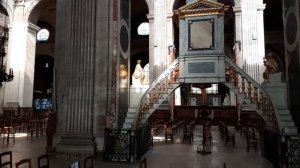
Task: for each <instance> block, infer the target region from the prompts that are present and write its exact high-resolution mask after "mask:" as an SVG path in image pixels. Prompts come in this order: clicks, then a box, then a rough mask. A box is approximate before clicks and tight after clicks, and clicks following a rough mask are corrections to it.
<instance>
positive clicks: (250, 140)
mask: <svg viewBox="0 0 300 168" xmlns="http://www.w3.org/2000/svg"><path fill="white" fill-rule="evenodd" d="M246 141H247V152H249V149H250V147H253V148H254V150H255V152H257V151H258V144H259V140H258V138H257V136H256V133H255V130H254V129H248V131H247V134H246Z"/></svg>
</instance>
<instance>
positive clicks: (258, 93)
mask: <svg viewBox="0 0 300 168" xmlns="http://www.w3.org/2000/svg"><path fill="white" fill-rule="evenodd" d="M225 65H226V66H225V76H226V82H225V83H224V84H225V85H226V86H227V87H228V88H229V89H231V90H232V91H234V92H235V93H236V95H237V97H238V98H240V99H241V100H242V101H243V102H244V103H246V104H248V106H249V107H251V108H252V109H253V110H255V111H256V112H257V114H259V115H260V116H261V117H262V118H263V119H264V120H265V122H266V125H267V128H268V129H269V130H270V131H273V132H277V133H279V134H288V135H292V134H297V128H296V127H295V123H294V121H293V120H292V116H291V114H290V111H289V110H288V109H287V108H284V107H281V106H278V105H277V104H273V102H274V100H273V101H272V98H271V97H270V96H269V94H268V93H267V91H266V90H265V89H264V88H263V87H262V85H260V84H258V83H257V82H256V81H255V80H254V79H252V78H251V77H250V76H249V75H248V74H247V73H246V72H244V71H243V70H242V69H241V68H239V67H238V66H237V65H236V64H235V63H234V62H233V61H232V60H230V59H229V58H227V57H226V58H225ZM178 78H179V61H178V59H176V60H175V61H174V62H173V63H172V64H171V65H170V66H169V67H168V68H167V69H166V70H165V71H164V72H163V73H162V74H161V75H160V76H159V77H158V78H157V79H156V80H155V81H154V82H153V83H152V84H151V85H150V87H149V88H148V90H147V91H146V92H145V94H144V95H143V97H142V98H141V99H140V102H139V104H138V106H137V107H136V108H130V109H129V111H128V113H127V117H126V118H125V122H124V124H123V128H127V129H134V128H137V127H140V126H142V125H143V124H145V123H146V122H147V119H148V117H149V116H150V115H151V114H152V113H153V112H154V111H155V110H156V109H157V108H159V106H160V105H161V104H162V103H163V102H164V101H165V99H166V98H167V97H168V96H169V95H170V94H171V93H172V92H173V91H174V90H175V89H176V88H178V87H179V86H180V83H179V82H178Z"/></svg>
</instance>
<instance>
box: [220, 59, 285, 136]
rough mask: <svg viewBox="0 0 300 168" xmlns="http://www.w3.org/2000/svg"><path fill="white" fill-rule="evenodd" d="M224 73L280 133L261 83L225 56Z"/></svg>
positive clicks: (275, 130)
mask: <svg viewBox="0 0 300 168" xmlns="http://www.w3.org/2000/svg"><path fill="white" fill-rule="evenodd" d="M225 75H226V80H227V82H231V83H233V85H234V86H235V87H236V88H237V89H238V92H239V93H242V94H244V95H245V98H248V99H249V100H250V103H255V104H256V106H257V108H259V109H261V114H260V115H261V116H262V117H263V118H264V119H265V120H266V121H267V124H268V125H269V126H270V127H271V129H272V130H273V131H274V132H278V133H280V132H281V130H280V128H279V125H278V121H277V118H278V117H277V116H276V113H275V108H274V106H273V104H272V101H271V98H270V96H269V95H268V94H267V93H266V92H265V91H264V89H263V88H262V87H261V85H260V84H258V83H257V82H256V81H255V80H254V79H252V78H251V77H250V76H249V75H248V74H247V73H246V72H244V71H243V70H242V69H241V68H240V67H238V66H237V65H236V64H235V63H234V62H233V61H232V60H231V59H229V58H227V57H226V58H225Z"/></svg>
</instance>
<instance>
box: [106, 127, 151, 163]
mask: <svg viewBox="0 0 300 168" xmlns="http://www.w3.org/2000/svg"><path fill="white" fill-rule="evenodd" d="M104 136H105V138H104V140H105V142H104V144H105V147H104V159H105V160H106V161H117V162H136V161H137V160H139V159H140V158H141V157H142V155H144V154H145V153H146V152H147V151H148V150H149V149H150V147H151V132H150V127H149V126H148V125H146V126H144V127H141V128H138V129H137V130H125V129H108V128H107V129H105V130H104Z"/></svg>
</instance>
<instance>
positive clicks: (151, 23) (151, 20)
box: [147, 14, 156, 84]
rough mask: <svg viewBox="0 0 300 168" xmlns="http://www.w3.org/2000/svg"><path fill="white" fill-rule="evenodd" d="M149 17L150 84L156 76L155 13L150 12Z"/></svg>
mask: <svg viewBox="0 0 300 168" xmlns="http://www.w3.org/2000/svg"><path fill="white" fill-rule="evenodd" d="M147 18H148V20H149V67H151V68H149V70H150V71H149V84H151V83H152V82H153V81H154V80H155V79H156V78H155V77H154V75H153V67H154V49H155V47H156V46H155V42H154V39H155V34H154V15H153V14H148V15H147Z"/></svg>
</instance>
